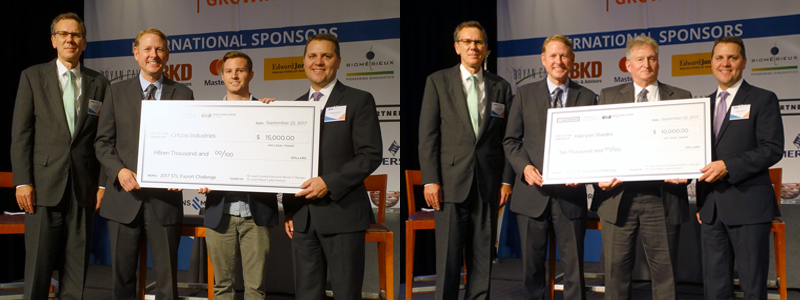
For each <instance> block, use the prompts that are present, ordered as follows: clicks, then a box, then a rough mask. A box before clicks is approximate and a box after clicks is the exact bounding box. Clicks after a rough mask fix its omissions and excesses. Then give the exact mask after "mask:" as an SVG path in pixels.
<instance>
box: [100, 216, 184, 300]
mask: <svg viewBox="0 0 800 300" xmlns="http://www.w3.org/2000/svg"><path fill="white" fill-rule="evenodd" d="M142 234H144V235H146V238H147V243H148V247H149V248H150V257H151V259H152V261H153V271H155V275H156V276H155V277H156V299H157V300H162V299H178V287H177V282H178V244H179V243H180V240H181V226H180V224H175V225H169V226H164V225H161V223H159V222H158V219H156V216H155V214H154V213H153V207H152V206H151V205H150V202H149V201H143V204H142V207H141V208H140V209H139V214H138V215H137V216H136V218H134V219H133V221H132V222H131V223H129V224H122V223H118V222H115V221H113V220H108V235H109V238H110V243H111V260H112V265H111V276H112V286H111V294H112V295H111V296H112V299H114V300H134V299H136V296H137V295H136V270H137V265H136V262H137V261H138V259H139V241H141V239H143V238H145V237H144V236H142ZM140 263H142V264H146V263H147V262H146V261H143V262H140ZM139 284H147V283H146V282H140V283H139Z"/></svg>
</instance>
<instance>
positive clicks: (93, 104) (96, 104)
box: [87, 100, 103, 116]
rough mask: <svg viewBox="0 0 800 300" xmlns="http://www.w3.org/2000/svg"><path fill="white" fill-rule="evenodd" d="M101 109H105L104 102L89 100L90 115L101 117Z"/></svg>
mask: <svg viewBox="0 0 800 300" xmlns="http://www.w3.org/2000/svg"><path fill="white" fill-rule="evenodd" d="M101 109H103V102H102V101H97V100H89V110H88V111H87V113H88V114H90V115H95V116H99V115H100V110H101Z"/></svg>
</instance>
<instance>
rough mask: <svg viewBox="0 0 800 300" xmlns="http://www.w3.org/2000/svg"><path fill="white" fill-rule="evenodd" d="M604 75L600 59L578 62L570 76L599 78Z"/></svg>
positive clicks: (573, 77) (575, 77) (574, 77)
mask: <svg viewBox="0 0 800 300" xmlns="http://www.w3.org/2000/svg"><path fill="white" fill-rule="evenodd" d="M600 76H603V63H602V62H599V61H589V62H576V63H575V64H574V65H573V66H572V72H570V73H569V78H572V79H581V78H598V77H600Z"/></svg>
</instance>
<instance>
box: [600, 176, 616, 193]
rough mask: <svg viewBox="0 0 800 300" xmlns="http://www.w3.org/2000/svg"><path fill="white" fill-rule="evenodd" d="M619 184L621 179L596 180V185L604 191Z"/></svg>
mask: <svg viewBox="0 0 800 300" xmlns="http://www.w3.org/2000/svg"><path fill="white" fill-rule="evenodd" d="M620 184H622V180H619V179H616V178H613V179H611V180H610V181H605V182H598V183H597V186H598V187H600V189H602V190H604V191H610V190H612V189H614V188H615V187H618V186H619V185H620Z"/></svg>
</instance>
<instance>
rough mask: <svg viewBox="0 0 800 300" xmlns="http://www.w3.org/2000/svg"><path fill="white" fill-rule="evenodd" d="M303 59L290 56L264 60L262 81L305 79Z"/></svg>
mask: <svg viewBox="0 0 800 300" xmlns="http://www.w3.org/2000/svg"><path fill="white" fill-rule="evenodd" d="M305 78H306V72H305V70H303V57H302V56H290V57H278V58H265V59H264V80H265V81H266V80H285V79H305Z"/></svg>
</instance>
